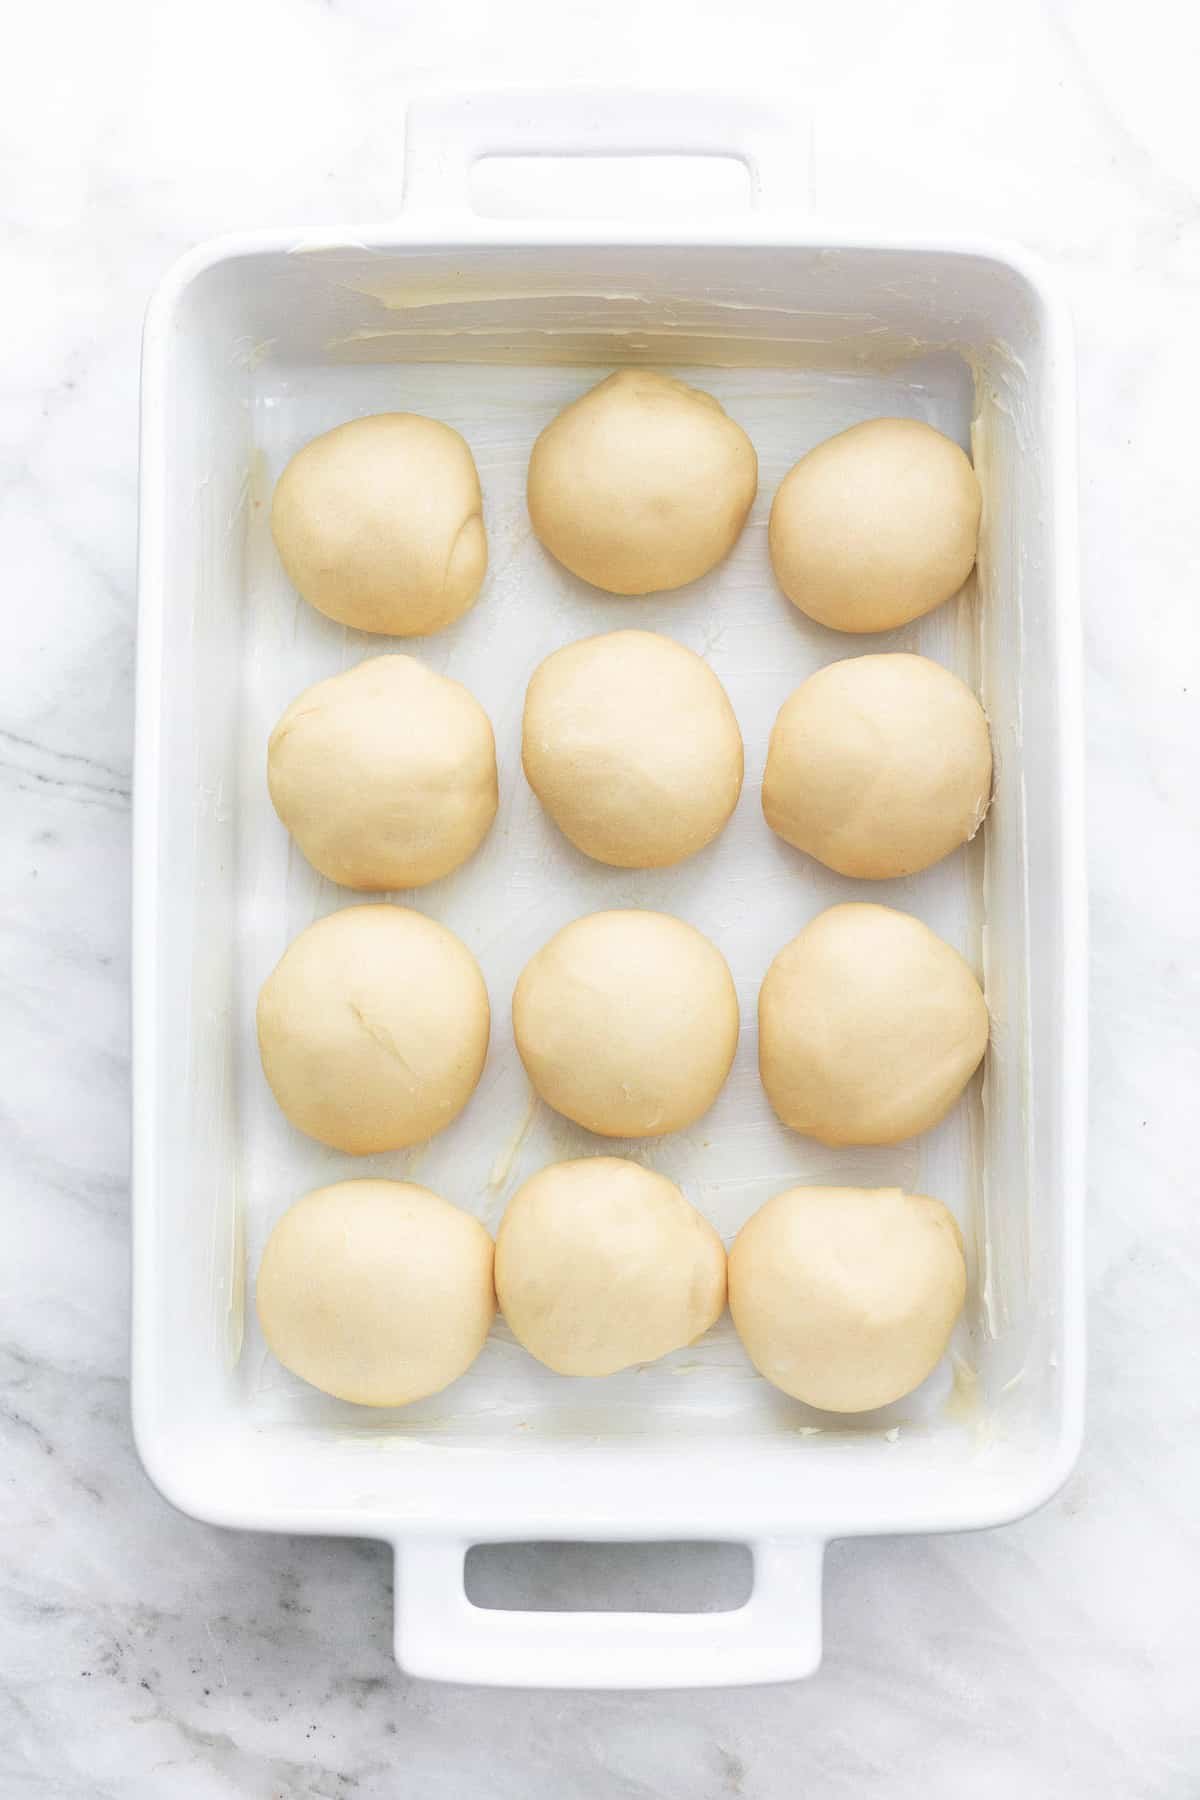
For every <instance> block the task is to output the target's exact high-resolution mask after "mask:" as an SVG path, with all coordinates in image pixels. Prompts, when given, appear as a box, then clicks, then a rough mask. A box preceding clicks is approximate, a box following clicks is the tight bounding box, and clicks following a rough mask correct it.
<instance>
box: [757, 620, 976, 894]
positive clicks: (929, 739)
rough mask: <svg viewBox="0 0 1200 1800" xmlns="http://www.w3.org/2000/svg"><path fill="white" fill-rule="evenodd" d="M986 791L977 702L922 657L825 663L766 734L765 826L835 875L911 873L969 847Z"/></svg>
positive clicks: (945, 672)
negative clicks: (827, 665) (826, 664)
mask: <svg viewBox="0 0 1200 1800" xmlns="http://www.w3.org/2000/svg"><path fill="white" fill-rule="evenodd" d="M991 791H992V745H991V739H990V738H989V736H988V725H987V719H986V718H985V717H984V712H983V708H982V707H981V706H980V704H979V702H978V700H976V698H975V696H974V694H973V693H972V692H971V690H970V689H969V688H967V687H964V686H963V684H962V682H961V681H959V680H958V678H957V676H954V675H951V673H950V671H949V669H943V668H942V667H941V665H940V663H935V662H930V661H929V660H928V658H926V657H924V656H908V655H900V656H856V657H851V658H850V659H849V660H848V661H846V662H836V663H830V665H829V667H828V668H825V669H818V671H817V673H816V674H815V675H810V676H809V678H808V680H807V681H805V682H802V683H801V685H800V686H799V687H798V688H797V689H796V691H795V693H794V694H792V695H791V697H790V698H789V699H787V700H785V701H784V703H783V705H782V707H781V708H780V710H779V717H778V718H777V719H776V721H775V727H774V730H773V731H772V732H771V746H770V749H769V751H768V753H767V768H766V773H765V775H764V776H763V785H762V804H763V813H764V815H765V816H766V821H767V824H768V825H769V826H770V827H771V830H772V831H777V832H778V833H779V835H780V837H781V838H785V839H786V840H787V842H788V843H789V844H795V846H796V848H797V849H798V850H807V852H808V854H809V855H810V856H815V857H816V858H817V861H818V862H823V863H824V864H825V865H826V867H827V868H830V869H836V870H837V871H838V873H839V874H841V875H857V876H860V877H865V878H866V879H867V880H870V881H882V880H885V879H886V878H887V877H889V876H894V875H915V874H916V872H917V871H918V870H919V869H927V868H929V866H930V864H931V863H935V862H939V861H940V860H941V858H942V857H943V856H948V855H949V853H950V851H951V850H954V849H956V848H957V847H958V845H959V844H965V843H966V842H967V841H968V839H970V838H973V837H974V836H975V833H976V832H977V831H978V830H979V827H980V825H981V824H982V823H983V817H984V814H985V813H986V812H987V809H988V802H989V800H990V798H991Z"/></svg>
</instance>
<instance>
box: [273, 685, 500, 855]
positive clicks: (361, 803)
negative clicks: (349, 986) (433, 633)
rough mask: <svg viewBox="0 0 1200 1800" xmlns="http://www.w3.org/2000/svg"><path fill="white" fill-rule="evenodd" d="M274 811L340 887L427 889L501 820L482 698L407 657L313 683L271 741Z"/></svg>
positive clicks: (489, 729)
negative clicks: (428, 885) (480, 701)
mask: <svg viewBox="0 0 1200 1800" xmlns="http://www.w3.org/2000/svg"><path fill="white" fill-rule="evenodd" d="M267 783H268V786H269V788H270V790H271V799H272V801H273V802H274V806H275V811H276V812H277V813H278V814H279V817H280V818H281V819H282V821H283V823H284V824H285V825H286V826H287V828H288V830H289V831H290V832H291V834H292V836H293V837H294V838H295V840H296V842H297V843H298V844H299V846H300V848H301V850H302V851H303V852H304V854H305V856H306V857H307V858H308V860H309V862H310V863H311V864H312V865H313V867H314V868H315V869H318V870H319V871H320V873H321V874H322V875H326V876H328V878H329V880H330V881H336V882H339V883H340V884H341V885H342V886H343V887H350V888H364V889H374V890H385V889H389V888H409V887H423V886H424V885H425V883H426V882H430V881H437V880H439V879H440V878H441V877H442V876H443V875H448V874H449V873H450V871H451V870H452V869H457V868H458V866H459V864H460V863H464V862H466V860H467V858H468V857H469V856H472V855H473V854H474V852H475V851H476V850H477V849H478V848H479V846H480V844H481V843H482V842H483V840H484V838H485V837H486V836H487V833H488V831H489V829H490V827H491V824H492V820H493V819H494V818H495V816H496V806H497V803H498V799H499V795H498V790H497V785H496V742H495V738H494V737H493V735H492V727H491V723H490V721H489V719H488V716H487V714H486V713H485V712H484V710H483V708H482V706H480V704H479V702H478V701H477V700H476V699H475V698H474V696H473V695H472V694H470V693H468V691H467V689H466V688H465V687H463V686H461V684H460V683H459V682H457V681H451V680H450V679H449V678H448V677H447V676H445V675H438V674H436V673H435V672H434V671H433V670H432V669H427V668H425V666H424V665H423V664H422V663H419V662H417V661H416V659H415V658H414V657H411V656H375V657H372V658H371V659H370V660H369V661H367V662H363V663H359V664H358V666H357V668H353V669H347V670H346V672H345V674H343V675H332V676H330V677H329V679H328V680H327V681H318V682H317V683H316V685H315V686H314V687H310V688H308V689H307V690H306V691H305V692H304V693H303V694H301V695H300V696H299V697H298V698H297V699H295V700H293V701H292V704H291V705H290V706H289V707H288V709H287V711H286V712H285V713H284V714H283V717H282V718H281V719H280V721H279V723H278V724H277V725H276V727H275V729H274V731H273V732H272V733H271V739H270V743H269V744H268V746H267Z"/></svg>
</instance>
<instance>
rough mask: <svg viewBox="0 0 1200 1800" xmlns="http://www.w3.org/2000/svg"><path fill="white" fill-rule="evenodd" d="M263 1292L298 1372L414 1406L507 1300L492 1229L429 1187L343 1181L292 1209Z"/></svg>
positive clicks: (369, 1398)
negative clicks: (500, 1299) (495, 1281)
mask: <svg viewBox="0 0 1200 1800" xmlns="http://www.w3.org/2000/svg"><path fill="white" fill-rule="evenodd" d="M255 1300H256V1304H257V1308H258V1318H259V1323H260V1324H261V1326H262V1330H263V1336H264V1337H265V1338H266V1340H267V1343H268V1344H269V1346H270V1348H271V1350H272V1351H273V1352H274V1354H275V1355H276V1356H277V1357H278V1359H279V1361H280V1362H281V1363H282V1364H283V1365H284V1367H285V1368H287V1369H291V1370H292V1372H293V1374H296V1375H301V1376H303V1378H304V1380H305V1381H309V1382H311V1383H312V1385H313V1386H314V1387H317V1388H320V1389H321V1390H322V1391H323V1392H324V1393H326V1394H334V1395H336V1397H337V1398H338V1399H339V1400H353V1401H356V1402H357V1403H358V1404H359V1405H360V1406H406V1405H408V1403H409V1402H410V1401H412V1400H421V1399H423V1398H424V1397H425V1395H426V1394H437V1393H440V1391H441V1390H442V1388H444V1387H446V1386H448V1385H449V1383H450V1382H452V1381H455V1380H457V1378H458V1377H459V1376H460V1375H462V1374H463V1373H464V1372H465V1371H466V1370H467V1369H469V1368H470V1366H471V1364H472V1363H473V1362H474V1361H475V1358H476V1357H477V1356H478V1355H479V1352H480V1351H481V1350H482V1348H483V1341H484V1339H485V1338H486V1337H487V1334H488V1329H489V1327H490V1325H491V1323H492V1319H493V1318H494V1316H495V1312H496V1294H495V1289H494V1287H493V1285H492V1240H491V1238H490V1237H489V1236H488V1234H487V1232H486V1231H485V1230H484V1228H483V1226H482V1225H481V1224H480V1223H479V1221H478V1219H473V1218H472V1217H471V1215H470V1214H469V1213H465V1212H461V1211H460V1210H459V1208H458V1207H457V1206H451V1205H450V1204H449V1202H448V1201H446V1200H442V1199H440V1198H439V1197H438V1195H437V1194H433V1193H430V1191H429V1189H428V1188H423V1187H416V1186H415V1185H414V1184H413V1183H412V1182H409V1181H339V1182H338V1183H336V1185H335V1186H333V1187H325V1188H318V1189H317V1190H316V1191H315V1193H311V1194H306V1195H305V1197H304V1199H303V1200H299V1201H297V1202H296V1204H295V1206H293V1207H291V1208H290V1209H289V1211H287V1212H286V1213H284V1215H283V1217H282V1219H280V1221H279V1223H278V1224H277V1225H276V1227H275V1229H274V1231H272V1233H271V1235H270V1237H269V1238H268V1240H267V1247H266V1249H265V1250H264V1252H263V1259H262V1263H261V1265H260V1267H259V1271H258V1284H257V1288H256V1292H255Z"/></svg>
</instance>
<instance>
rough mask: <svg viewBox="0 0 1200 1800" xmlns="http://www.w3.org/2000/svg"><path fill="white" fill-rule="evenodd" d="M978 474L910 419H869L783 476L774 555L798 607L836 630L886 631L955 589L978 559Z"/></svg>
mask: <svg viewBox="0 0 1200 1800" xmlns="http://www.w3.org/2000/svg"><path fill="white" fill-rule="evenodd" d="M980 504H981V501H980V492H979V482H978V480H977V479H976V475H975V471H974V469H973V468H972V467H971V464H970V462H969V460H968V459H967V457H966V456H964V454H963V452H962V451H961V450H960V449H959V447H958V445H957V444H956V443H954V442H953V441H952V440H951V439H950V438H948V437H943V436H942V433H941V432H940V431H935V430H934V429H933V427H932V425H923V424H921V423H920V421H919V420H917V419H869V420H868V421H867V422H866V424H864V425H852V426H851V427H850V429H849V431H840V432H839V433H838V435H837V436H836V437H831V438H827V439H826V441H825V442H824V443H823V444H818V445H817V447H816V449H815V450H810V451H809V452H808V455H807V456H802V457H801V458H800V461H799V462H798V463H797V464H796V466H795V468H794V469H793V470H792V471H791V473H790V474H788V475H786V476H785V477H784V480H783V482H782V484H781V486H780V489H779V492H778V493H777V494H776V496H775V504H774V505H773V506H772V508H771V528H770V545H771V562H772V564H773V565H774V569H775V576H776V579H777V581H778V582H779V585H780V587H781V588H782V589H783V591H784V593H785V594H786V595H787V597H788V599H789V600H790V601H791V602H792V604H793V605H794V606H798V607H799V608H800V611H801V612H803V613H807V614H808V616H809V618H810V619H817V620H818V621H819V622H820V623H821V624H822V625H832V626H833V627H834V629H835V630H837V631H890V630H891V628H892V626H893V625H904V624H906V623H907V622H908V620H909V619H917V618H920V616H921V614H922V613H927V612H932V611H933V609H934V607H935V606H940V605H941V604H942V602H943V600H949V598H950V596H951V595H952V594H957V592H958V590H959V588H960V587H961V586H962V584H963V582H964V581H965V580H966V579H967V576H968V575H969V574H970V573H971V568H972V565H973V564H974V561H975V549H976V544H977V542H978V538H979V512H980Z"/></svg>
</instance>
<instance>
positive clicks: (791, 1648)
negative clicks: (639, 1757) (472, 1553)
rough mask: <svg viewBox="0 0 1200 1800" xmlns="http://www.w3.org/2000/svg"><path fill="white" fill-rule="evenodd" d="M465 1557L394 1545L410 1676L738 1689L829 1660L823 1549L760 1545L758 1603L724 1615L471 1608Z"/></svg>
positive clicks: (400, 1644)
mask: <svg viewBox="0 0 1200 1800" xmlns="http://www.w3.org/2000/svg"><path fill="white" fill-rule="evenodd" d="M469 1548H470V1546H469V1544H466V1543H462V1542H447V1541H424V1540H416V1541H412V1540H410V1541H408V1542H405V1543H398V1544H397V1545H396V1661H397V1662H398V1663H399V1664H400V1667H401V1668H402V1669H404V1670H406V1671H407V1673H408V1674H410V1675H419V1676H423V1677H424V1678H425V1679H426V1680H430V1681H460V1682H472V1683H476V1684H478V1685H481V1686H487V1687H546V1688H672V1687H678V1688H684V1687H734V1686H739V1685H743V1684H746V1683H749V1682H761V1681H793V1680H797V1679H799V1678H800V1677H802V1676H805V1675H811V1674H812V1673H813V1671H814V1670H815V1669H816V1667H817V1665H818V1664H819V1662H820V1660H821V1566H822V1561H823V1557H824V1550H825V1546H824V1544H823V1543H821V1542H820V1541H819V1540H817V1539H802V1540H795V1541H793V1540H783V1539H762V1540H760V1541H759V1542H757V1543H754V1544H752V1545H751V1546H750V1548H751V1550H752V1553H753V1557H754V1586H753V1589H752V1591H751V1594H750V1598H749V1599H748V1600H747V1602H746V1604H745V1605H744V1606H741V1607H738V1608H737V1609H736V1610H735V1611H733V1612H716V1613H656V1612H636V1613H629V1612H624V1613H622V1612H515V1611H507V1612H505V1611H495V1610H492V1609H491V1608H487V1607H481V1606H475V1605H474V1604H473V1603H472V1602H471V1601H470V1600H468V1598H467V1593H466V1588H465V1585H464V1579H463V1576H464V1563H465V1560H466V1554H467V1550H468V1549H469Z"/></svg>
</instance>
